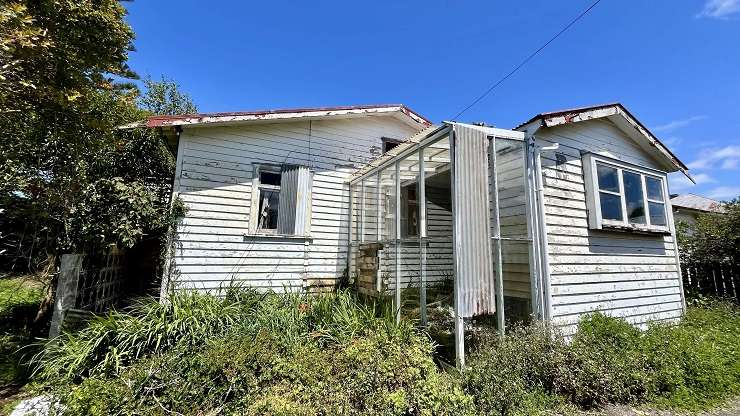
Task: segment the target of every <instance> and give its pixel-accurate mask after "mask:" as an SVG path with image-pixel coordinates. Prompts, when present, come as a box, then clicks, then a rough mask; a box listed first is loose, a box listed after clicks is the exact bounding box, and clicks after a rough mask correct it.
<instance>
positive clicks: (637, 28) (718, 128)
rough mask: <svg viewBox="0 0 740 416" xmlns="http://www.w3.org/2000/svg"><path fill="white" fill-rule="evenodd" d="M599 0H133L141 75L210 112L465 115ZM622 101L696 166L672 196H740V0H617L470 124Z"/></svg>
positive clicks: (491, 99)
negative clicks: (162, 80) (336, 108)
mask: <svg viewBox="0 0 740 416" xmlns="http://www.w3.org/2000/svg"><path fill="white" fill-rule="evenodd" d="M592 1H593V0H571V1H566V2H563V1H557V2H554V1H544V0H537V1H517V2H513V1H511V2H504V1H491V0H488V1H482V0H481V1H453V0H447V1H431V0H427V1H392V2H391V1H378V2H362V3H356V2H347V1H342V2H339V1H337V2H334V1H321V2H298V1H292V2H281V1H271V2H243V1H211V2H207V3H206V2H202V1H190V0H180V1H174V0H158V1H145V0H138V1H135V2H133V3H125V5H126V7H127V8H128V10H129V16H128V20H129V22H130V23H131V25H132V26H133V28H134V30H135V31H136V34H137V39H136V42H135V46H136V51H135V52H133V53H131V55H130V64H131V66H132V68H133V69H134V70H135V71H136V72H138V73H139V74H140V75H141V76H146V75H151V76H152V77H154V78H158V77H159V76H161V75H165V76H166V77H168V78H172V79H174V80H176V81H177V82H178V83H179V84H180V85H181V87H182V88H183V90H185V91H186V92H188V93H189V94H190V95H191V96H192V97H193V99H194V101H195V102H196V104H197V105H198V107H199V110H201V111H204V112H209V111H237V110H249V109H267V108H281V107H305V106H330V105H347V104H378V103H403V104H406V105H408V106H410V107H411V108H413V109H414V110H416V111H418V112H420V113H421V114H423V115H425V116H426V117H428V118H430V119H431V120H433V121H440V120H444V119H450V118H451V117H452V116H454V115H455V114H456V113H457V112H458V111H460V110H461V109H462V108H464V107H465V106H466V105H467V104H469V103H470V102H471V101H472V100H474V99H475V98H476V97H477V96H478V95H479V94H481V93H482V92H483V91H485V90H486V89H487V88H488V87H489V86H490V85H491V84H492V83H493V82H494V81H496V80H497V79H498V78H500V77H501V76H503V75H504V74H506V73H507V72H509V71H510V70H511V69H512V68H513V67H514V66H515V65H517V64H518V63H519V62H520V61H521V60H522V59H523V58H525V57H526V56H527V55H528V54H529V53H531V52H532V51H534V50H535V49H536V48H537V47H539V46H540V45H541V44H542V43H544V42H545V41H546V40H547V39H549V38H550V37H551V36H552V35H553V34H555V33H556V32H557V31H558V30H559V29H560V28H562V27H563V26H564V25H565V24H566V23H567V22H569V21H570V20H571V19H572V18H574V17H575V16H576V15H577V14H579V13H580V12H581V11H582V10H583V9H585V8H586V7H588V5H590V4H591V2H592ZM611 101H619V102H622V103H623V104H625V105H626V106H627V107H628V108H629V109H630V110H631V111H632V113H633V114H635V115H636V116H637V117H638V118H640V120H641V121H642V122H643V123H644V124H646V125H647V126H648V127H650V128H651V129H652V130H653V132H654V133H655V134H656V135H658V137H660V138H661V139H662V140H663V141H664V142H665V143H666V144H668V145H669V146H670V147H671V149H672V150H674V152H675V153H676V154H677V155H678V156H679V157H680V158H681V159H682V160H683V161H684V162H685V163H687V164H688V165H689V167H690V168H691V172H692V174H693V175H694V177H695V178H696V179H697V182H698V185H696V186H691V185H690V184H689V183H688V181H687V180H685V179H682V177H680V176H673V177H672V178H671V191H672V192H692V193H698V194H702V195H706V196H710V197H713V198H718V199H728V198H732V197H734V196H737V195H740V179H739V177H740V0H684V1H676V0H652V1H642V0H630V1H620V0H602V1H601V3H600V4H599V5H598V6H597V7H596V8H594V9H593V10H592V11H591V12H590V13H589V14H588V15H587V16H586V17H585V18H583V19H582V20H581V21H579V22H578V23H577V24H576V25H575V26H573V27H572V28H571V29H570V31H568V32H566V33H565V34H564V35H562V36H561V37H560V38H558V39H557V40H556V41H555V42H553V43H552V44H551V45H550V46H549V47H548V48H546V49H545V50H544V51H543V52H542V53H541V54H540V55H538V56H537V57H536V58H534V59H533V60H532V61H530V62H529V63H528V64H527V65H526V66H525V67H523V68H522V69H521V70H520V71H519V72H518V73H517V74H515V75H514V76H512V77H511V78H509V79H508V80H507V81H506V82H505V83H504V84H502V85H501V86H500V87H499V88H497V89H496V90H495V91H494V93H493V94H492V95H490V96H488V97H487V98H486V99H484V100H482V101H481V102H480V103H478V104H477V105H476V106H475V107H473V108H472V109H470V110H469V111H468V112H466V113H465V114H464V115H463V116H462V117H460V120H461V121H485V122H487V123H489V124H493V125H496V126H497V127H502V128H511V127H514V126H515V125H516V124H518V123H519V122H521V121H524V120H526V119H528V118H529V117H531V116H532V115H534V114H536V113H539V112H543V111H550V110H556V109H561V108H568V107H573V106H580V105H588V104H598V103H604V102H611Z"/></svg>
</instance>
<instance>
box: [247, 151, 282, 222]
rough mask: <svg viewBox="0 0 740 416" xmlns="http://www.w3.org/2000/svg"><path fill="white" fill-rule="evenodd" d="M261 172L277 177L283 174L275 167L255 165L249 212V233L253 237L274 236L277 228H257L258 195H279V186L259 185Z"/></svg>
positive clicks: (280, 169)
mask: <svg viewBox="0 0 740 416" xmlns="http://www.w3.org/2000/svg"><path fill="white" fill-rule="evenodd" d="M262 172H269V173H277V174H278V175H282V174H283V172H282V168H281V167H280V166H277V165H255V167H254V176H253V177H252V200H251V207H250V210H249V212H250V215H249V233H250V234H255V235H275V234H277V228H275V229H272V228H262V229H259V228H257V227H258V225H259V211H260V199H261V198H260V195H261V193H262V190H263V189H265V190H270V191H278V194H279V193H280V186H279V185H268V184H263V183H261V181H260V176H261V175H260V174H261V173H262ZM281 178H282V176H281Z"/></svg>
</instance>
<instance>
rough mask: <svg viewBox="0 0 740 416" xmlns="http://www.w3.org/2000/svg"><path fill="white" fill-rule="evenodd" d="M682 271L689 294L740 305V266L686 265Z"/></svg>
mask: <svg viewBox="0 0 740 416" xmlns="http://www.w3.org/2000/svg"><path fill="white" fill-rule="evenodd" d="M681 271H682V275H683V285H684V289H685V290H686V292H687V293H695V294H702V295H711V296H719V297H724V298H728V299H732V300H734V301H735V302H736V303H738V304H740V265H737V264H726V263H688V264H687V263H684V264H681Z"/></svg>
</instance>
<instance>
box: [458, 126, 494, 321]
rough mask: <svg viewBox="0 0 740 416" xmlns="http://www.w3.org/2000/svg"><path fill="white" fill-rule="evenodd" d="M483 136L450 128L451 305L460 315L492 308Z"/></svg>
mask: <svg viewBox="0 0 740 416" xmlns="http://www.w3.org/2000/svg"><path fill="white" fill-rule="evenodd" d="M487 136H488V135H487V134H486V133H485V131H482V130H481V129H476V128H474V127H472V126H470V127H469V126H465V125H460V124H455V125H454V127H453V141H452V142H453V145H452V153H453V178H452V181H453V183H452V187H453V191H452V193H453V195H452V196H453V204H454V205H453V226H454V235H455V296H456V306H455V308H456V310H457V312H458V314H459V315H460V316H462V317H471V316H476V315H483V314H492V313H494V312H495V311H496V302H495V297H494V296H495V289H494V273H493V262H492V258H491V225H490V221H491V220H490V202H489V195H488V194H489V186H488V137H487Z"/></svg>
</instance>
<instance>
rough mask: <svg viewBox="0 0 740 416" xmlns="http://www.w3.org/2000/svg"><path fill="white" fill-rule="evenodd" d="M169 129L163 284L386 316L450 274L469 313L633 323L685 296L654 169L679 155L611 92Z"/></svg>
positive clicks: (659, 172)
mask: <svg viewBox="0 0 740 416" xmlns="http://www.w3.org/2000/svg"><path fill="white" fill-rule="evenodd" d="M147 126H148V127H156V128H161V129H163V131H164V132H165V133H167V134H168V135H169V136H170V137H172V139H173V140H176V143H177V171H176V177H175V183H174V194H175V195H176V196H179V197H180V198H181V199H182V200H183V201H184V202H185V204H186V205H187V207H188V208H189V209H188V212H187V214H186V216H185V218H184V219H183V220H182V222H181V224H180V225H179V227H178V228H177V232H176V248H175V251H174V253H173V258H172V261H171V263H172V264H173V267H171V269H170V272H169V273H168V275H169V276H168V278H166V279H164V282H163V293H166V291H167V290H169V289H197V290H214V289H219V288H221V287H224V286H228V285H230V284H231V283H232V282H236V283H239V284H243V285H249V286H255V287H259V288H264V289H273V290H277V291H282V290H305V291H315V290H325V289H330V288H332V287H333V286H334V285H335V284H336V283H337V282H338V281H340V280H342V279H346V280H348V281H350V282H351V283H352V285H353V286H354V287H355V288H356V290H357V291H358V292H361V293H364V294H366V295H370V296H374V295H381V294H383V295H390V296H391V297H393V298H394V299H395V302H396V305H398V306H399V307H398V310H399V313H402V311H403V310H405V308H407V307H408V305H409V303H410V302H415V306H414V307H413V308H410V309H413V310H414V312H413V313H415V314H416V315H415V316H416V317H418V318H419V319H420V321H421V322H422V323H426V322H427V319H431V315H430V316H428V312H427V305H428V304H431V303H433V302H435V301H437V300H438V299H439V293H442V292H444V290H445V289H444V288H446V287H448V288H450V289H449V290H450V291H451V292H450V293H452V296H451V298H453V301H452V304H453V305H454V311H455V326H456V329H455V331H456V336H457V340H458V342H457V344H458V346H457V348H458V353H459V357H460V359H461V360H462V354H461V352H462V342H461V341H462V339H463V338H462V334H463V331H464V328H465V321H464V319H465V318H470V317H473V316H478V315H486V314H489V315H490V314H494V315H495V316H496V318H497V322H498V327H499V330H503V327H504V318H506V320H507V321H509V320H511V318H516V317H522V316H526V315H533V316H535V317H536V318H538V319H544V320H547V321H550V322H552V323H553V324H554V325H556V326H558V327H559V328H561V329H562V331H563V332H564V333H566V334H569V333H572V332H573V331H574V330H575V325H576V324H577V322H578V319H579V317H580V316H581V315H583V314H585V313H588V312H590V311H594V310H601V311H603V312H604V313H607V314H610V315H614V316H620V317H624V318H626V319H627V320H628V321H630V322H632V323H634V324H636V325H640V326H642V325H645V324H646V323H647V322H648V321H656V320H661V321H663V320H675V319H677V318H679V317H680V316H681V315H682V313H683V310H684V299H683V290H682V284H681V276H680V268H679V262H678V256H677V250H676V244H675V229H674V224H673V216H672V209H671V206H670V200H669V199H668V195H669V192H668V184H667V179H666V174H667V173H668V172H674V171H682V172H684V173H685V174H686V175H688V172H687V168H686V166H685V165H684V164H683V163H681V161H679V160H678V159H677V158H676V156H675V155H673V154H672V153H671V151H670V150H669V149H668V148H667V147H666V146H665V145H663V144H662V143H661V142H660V141H659V140H658V139H657V138H656V137H655V136H654V135H653V134H652V133H651V132H650V131H649V130H648V129H647V128H645V127H644V126H643V125H642V124H641V123H640V122H639V121H638V120H637V119H636V118H635V117H633V116H632V115H631V114H630V113H629V111H627V110H626V109H625V108H624V107H623V106H622V105H620V104H607V105H600V106H593V107H586V108H577V109H571V110H565V111H558V112H553V113H543V114H539V115H537V116H535V117H534V118H532V119H531V120H530V121H528V122H526V123H524V124H522V125H520V126H519V127H517V128H515V129H513V130H504V129H497V128H492V127H485V126H478V125H471V124H464V123H454V122H444V123H441V124H439V125H432V124H431V123H430V122H429V121H428V120H426V119H425V118H424V117H422V116H420V115H419V114H417V113H415V112H413V111H411V110H410V109H408V108H407V107H404V106H403V105H378V106H353V107H333V108H312V109H292V110H278V111H263V112H243V113H218V114H199V115H187V116H162V117H152V118H151V119H149V120H148V122H147Z"/></svg>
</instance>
